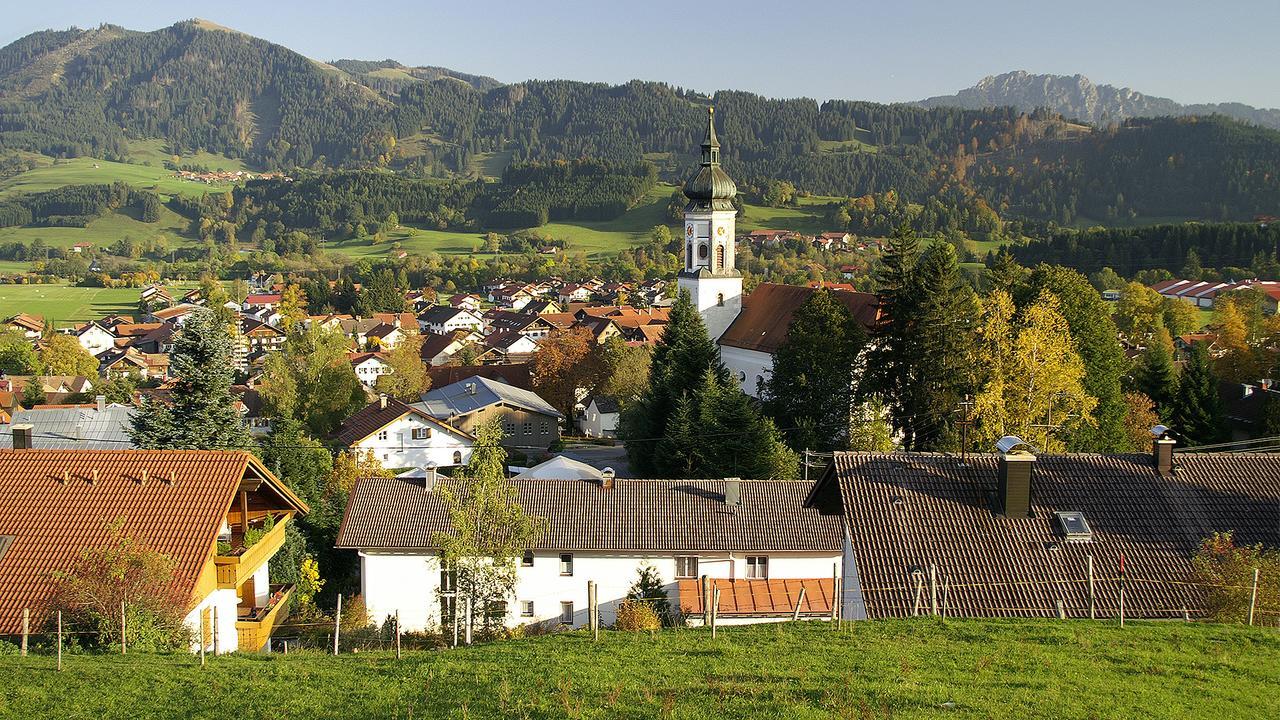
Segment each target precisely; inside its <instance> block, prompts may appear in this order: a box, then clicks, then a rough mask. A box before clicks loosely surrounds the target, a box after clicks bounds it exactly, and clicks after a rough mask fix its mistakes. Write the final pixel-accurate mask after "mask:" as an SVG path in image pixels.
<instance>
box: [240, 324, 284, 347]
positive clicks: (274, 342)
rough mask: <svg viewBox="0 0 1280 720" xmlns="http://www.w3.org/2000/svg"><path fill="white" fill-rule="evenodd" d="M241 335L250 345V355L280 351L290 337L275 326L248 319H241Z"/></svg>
mask: <svg viewBox="0 0 1280 720" xmlns="http://www.w3.org/2000/svg"><path fill="white" fill-rule="evenodd" d="M240 334H241V335H243V336H244V339H245V342H247V343H248V346H249V354H250V355H256V354H258V353H264V352H272V351H275V350H279V349H280V348H281V347H283V346H284V341H285V340H287V339H288V337H289V336H288V333H286V332H285V331H284V330H283V329H281V328H279V327H276V326H275V325H272V324H269V323H266V322H262V321H261V320H255V319H253V318H248V317H245V318H241V319H240Z"/></svg>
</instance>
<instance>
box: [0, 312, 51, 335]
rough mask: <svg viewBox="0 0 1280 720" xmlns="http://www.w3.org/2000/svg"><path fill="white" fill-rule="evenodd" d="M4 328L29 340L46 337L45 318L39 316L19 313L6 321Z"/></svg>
mask: <svg viewBox="0 0 1280 720" xmlns="http://www.w3.org/2000/svg"><path fill="white" fill-rule="evenodd" d="M4 326H5V327H7V328H9V329H11V330H16V331H17V332H20V333H22V336H23V337H25V338H27V339H28V340H39V339H40V338H41V337H43V336H44V318H42V317H40V316H39V315H28V314H27V313H18V314H17V315H11V316H9V318H8V319H7V320H5V321H4Z"/></svg>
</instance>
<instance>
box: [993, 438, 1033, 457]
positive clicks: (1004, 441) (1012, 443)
mask: <svg viewBox="0 0 1280 720" xmlns="http://www.w3.org/2000/svg"><path fill="white" fill-rule="evenodd" d="M1019 447H1021V448H1023V449H1024V450H1030V449H1031V446H1030V445H1028V444H1027V443H1026V441H1024V440H1023V439H1022V438H1020V437H1018V436H1017V435H1005V436H1004V437H1002V438H1000V439H999V440H997V441H996V450H999V451H1000V452H1001V453H1002V454H1005V455H1008V454H1009V453H1011V452H1013V451H1014V449H1016V448H1019Z"/></svg>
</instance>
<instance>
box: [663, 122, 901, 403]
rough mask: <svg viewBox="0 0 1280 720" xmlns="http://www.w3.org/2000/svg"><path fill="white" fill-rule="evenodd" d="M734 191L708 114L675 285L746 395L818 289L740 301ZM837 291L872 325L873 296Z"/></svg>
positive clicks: (758, 292) (770, 292)
mask: <svg viewBox="0 0 1280 720" xmlns="http://www.w3.org/2000/svg"><path fill="white" fill-rule="evenodd" d="M737 193H738V188H737V185H735V184H734V182H733V180H732V179H731V178H730V177H729V175H728V174H727V173H725V171H724V170H723V169H721V167H720V140H719V139H718V138H717V137H716V127H715V114H714V112H709V113H708V116H707V135H706V138H705V139H704V140H703V141H702V164H701V166H699V168H698V171H697V173H696V174H694V176H693V177H692V178H691V179H690V180H689V181H688V182H687V183H685V186H684V194H685V195H686V196H687V197H688V198H689V204H688V205H686V206H685V210H684V218H685V221H684V237H685V252H684V268H683V269H682V270H681V271H680V274H679V281H678V282H679V287H680V290H682V291H685V292H688V293H689V296H690V298H691V299H692V300H693V304H694V306H695V307H697V308H698V312H699V313H701V315H702V320H703V322H704V323H705V324H706V326H707V332H708V334H710V335H711V337H712V338H714V339H715V340H716V341H717V343H718V344H719V346H720V359H721V360H722V361H723V362H724V364H725V366H726V367H728V368H729V371H730V372H731V373H733V376H734V377H735V378H737V380H738V383H739V385H740V386H741V388H742V391H743V392H744V393H746V394H748V395H751V396H753V397H755V396H757V395H758V388H759V385H760V384H761V383H762V382H764V380H765V379H766V378H768V377H769V375H770V373H771V372H772V371H773V356H774V354H775V353H776V352H777V351H778V348H779V347H780V346H781V345H782V343H783V342H784V341H785V340H786V338H787V330H788V328H789V327H790V326H791V318H792V316H793V315H794V314H795V311H796V310H797V309H799V307H800V306H801V305H803V304H804V301H805V300H807V299H809V297H810V296H811V295H813V293H814V292H815V291H816V288H811V287H802V286H795V285H776V284H773V283H761V284H760V285H758V286H756V289H755V290H754V291H753V292H752V293H751V295H750V296H749V297H747V298H745V299H744V298H743V295H742V274H741V273H739V272H738V270H737V268H736V266H735V264H734V237H735V233H734V217H735V215H736V211H735V209H734V207H733V198H734V197H735V196H736V195H737ZM832 292H834V293H835V296H836V297H837V298H838V299H839V300H840V301H841V302H842V303H844V304H845V306H846V307H848V308H849V311H850V312H851V313H853V316H854V318H855V319H856V320H857V321H858V322H859V323H861V324H862V325H863V326H864V327H866V328H867V329H870V328H871V327H873V326H874V325H875V322H876V318H877V317H878V303H877V300H876V296H875V295H873V294H871V293H861V292H849V291H844V290H833V291H832Z"/></svg>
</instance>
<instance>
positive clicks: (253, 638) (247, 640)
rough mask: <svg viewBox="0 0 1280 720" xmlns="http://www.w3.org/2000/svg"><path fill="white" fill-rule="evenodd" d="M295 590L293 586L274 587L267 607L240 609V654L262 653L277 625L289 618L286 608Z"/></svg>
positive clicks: (237, 623)
mask: <svg viewBox="0 0 1280 720" xmlns="http://www.w3.org/2000/svg"><path fill="white" fill-rule="evenodd" d="M293 588H294V586H293V585H272V586H271V598H270V599H269V600H268V601H267V604H266V606H265V607H242V608H240V615H239V616H238V617H236V635H237V636H238V637H239V642H238V644H237V645H238V648H239V650H240V652H261V651H262V649H263V648H265V647H266V646H267V643H268V642H269V641H270V640H271V632H272V631H273V630H275V628H276V625H278V624H280V623H281V622H284V619H285V618H286V617H288V612H287V610H286V608H287V607H288V605H289V597H290V596H291V595H293Z"/></svg>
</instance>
